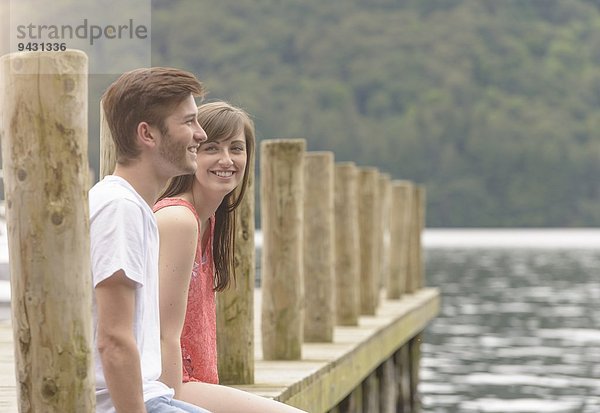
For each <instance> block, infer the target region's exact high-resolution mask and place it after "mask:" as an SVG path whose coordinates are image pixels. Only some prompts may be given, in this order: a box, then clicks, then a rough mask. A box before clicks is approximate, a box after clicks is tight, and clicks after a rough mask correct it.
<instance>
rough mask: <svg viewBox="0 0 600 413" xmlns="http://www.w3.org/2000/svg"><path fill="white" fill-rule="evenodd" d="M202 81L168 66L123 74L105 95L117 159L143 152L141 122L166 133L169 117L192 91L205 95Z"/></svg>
mask: <svg viewBox="0 0 600 413" xmlns="http://www.w3.org/2000/svg"><path fill="white" fill-rule="evenodd" d="M204 93H205V90H204V87H203V86H202V83H200V82H199V81H198V79H196V76H194V75H193V74H192V73H190V72H186V71H184V70H179V69H173V68H168V67H153V68H149V69H135V70H132V71H129V72H126V73H124V74H122V75H121V76H120V77H119V78H118V79H117V80H116V81H115V82H113V84H112V85H110V86H109V88H108V89H107V90H106V92H104V95H103V96H102V107H103V108H104V113H105V116H106V121H107V123H108V126H109V128H110V132H111V134H112V137H113V141H114V143H115V147H116V155H117V162H118V163H121V164H126V163H127V162H128V161H130V160H132V159H135V158H136V157H137V156H138V155H139V154H140V149H139V147H138V145H137V143H136V139H135V136H136V133H137V126H138V125H139V123H140V122H147V123H148V124H150V125H153V126H156V127H158V128H159V129H160V131H161V133H163V134H164V133H166V129H167V128H166V125H165V119H166V118H167V117H168V116H169V114H170V113H171V112H172V111H173V110H174V109H175V107H176V106H177V105H179V104H180V103H181V102H183V101H184V100H185V99H187V98H188V97H189V96H190V94H191V95H192V96H194V97H200V98H201V97H203V96H204Z"/></svg>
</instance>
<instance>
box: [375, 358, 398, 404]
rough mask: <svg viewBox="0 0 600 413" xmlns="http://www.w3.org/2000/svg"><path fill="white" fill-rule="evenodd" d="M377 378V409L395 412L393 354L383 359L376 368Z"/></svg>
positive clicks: (395, 384)
mask: <svg viewBox="0 0 600 413" xmlns="http://www.w3.org/2000/svg"><path fill="white" fill-rule="evenodd" d="M377 375H378V378H379V411H380V412H382V413H395V412H396V402H397V400H398V391H397V383H398V379H397V378H396V365H395V364H394V356H391V357H390V358H388V359H387V360H385V361H384V362H383V363H382V364H381V366H379V368H378V369H377Z"/></svg>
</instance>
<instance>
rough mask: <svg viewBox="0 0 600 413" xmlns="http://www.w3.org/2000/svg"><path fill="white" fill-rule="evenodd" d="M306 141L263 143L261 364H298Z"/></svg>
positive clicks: (302, 294)
mask: <svg viewBox="0 0 600 413" xmlns="http://www.w3.org/2000/svg"><path fill="white" fill-rule="evenodd" d="M305 148H306V141H305V140H304V139H273V140H265V141H262V143H261V161H260V171H261V185H260V196H261V223H262V232H263V250H262V264H261V276H262V310H261V331H262V348H263V358H264V359H265V360H299V359H300V358H301V356H302V340H303V338H302V335H303V330H304V326H303V317H304V315H303V300H304V282H303V255H302V248H303V242H302V236H303V229H302V226H303V221H304V220H303V210H304V152H305Z"/></svg>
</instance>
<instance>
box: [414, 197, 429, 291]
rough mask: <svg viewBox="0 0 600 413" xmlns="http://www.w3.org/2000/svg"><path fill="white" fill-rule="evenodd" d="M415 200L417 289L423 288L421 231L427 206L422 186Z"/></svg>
mask: <svg viewBox="0 0 600 413" xmlns="http://www.w3.org/2000/svg"><path fill="white" fill-rule="evenodd" d="M417 198H418V202H419V204H418V208H417V223H418V225H419V226H418V228H417V237H418V239H417V251H418V252H417V268H418V269H417V271H416V276H417V282H416V287H417V288H423V287H425V261H424V259H423V242H422V236H423V230H424V229H425V210H426V205H427V195H426V191H425V187H424V186H418V187H417Z"/></svg>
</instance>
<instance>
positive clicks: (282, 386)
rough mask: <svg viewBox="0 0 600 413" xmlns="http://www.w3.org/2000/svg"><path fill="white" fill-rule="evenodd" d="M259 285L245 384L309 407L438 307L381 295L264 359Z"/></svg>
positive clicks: (419, 297) (8, 358) (4, 392)
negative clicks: (343, 320)
mask: <svg viewBox="0 0 600 413" xmlns="http://www.w3.org/2000/svg"><path fill="white" fill-rule="evenodd" d="M260 297H261V294H260V290H256V291H255V312H254V314H255V340H256V341H255V384H254V385H246V386H239V387H240V388H243V389H245V390H248V391H251V392H254V393H257V394H261V395H263V396H267V397H272V398H276V399H278V400H281V401H284V402H286V403H289V404H293V405H295V406H298V407H301V408H303V409H305V410H307V411H310V412H326V411H329V410H330V409H333V408H334V406H336V405H337V404H339V403H340V401H341V400H343V399H344V398H345V397H346V396H347V395H348V394H350V393H351V392H352V391H353V389H355V388H356V387H357V386H359V385H360V383H361V382H362V381H363V380H364V379H365V378H366V377H367V376H368V375H369V374H370V373H371V372H373V371H374V370H375V369H376V368H377V367H378V366H379V365H380V364H381V363H382V362H383V361H385V360H386V359H389V358H390V357H391V356H393V353H394V352H395V351H396V350H397V349H398V348H400V347H401V346H402V345H404V344H405V343H407V342H408V340H410V339H411V338H412V337H414V336H415V335H417V334H418V333H419V332H420V331H422V330H423V329H424V328H425V326H426V325H427V324H428V323H429V322H430V320H431V319H433V318H434V317H435V316H436V315H437V313H438V311H439V305H440V303H439V293H438V290H437V289H434V288H424V289H420V290H418V291H417V292H416V293H414V294H407V295H404V296H403V298H402V299H400V300H385V299H383V298H382V301H381V305H380V306H379V308H378V310H377V314H376V315H375V316H361V317H360V320H359V325H358V326H356V327H340V326H337V327H335V330H334V341H333V343H305V344H303V345H302V360H301V361H265V360H263V357H262V347H261V343H260V340H261V333H260V314H261V313H260V304H261V302H260ZM13 360H14V356H13V339H12V328H11V323H10V320H0V411H1V412H3V413H17V411H18V410H17V397H16V387H15V386H16V380H15V375H14V361H13Z"/></svg>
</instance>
